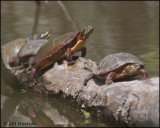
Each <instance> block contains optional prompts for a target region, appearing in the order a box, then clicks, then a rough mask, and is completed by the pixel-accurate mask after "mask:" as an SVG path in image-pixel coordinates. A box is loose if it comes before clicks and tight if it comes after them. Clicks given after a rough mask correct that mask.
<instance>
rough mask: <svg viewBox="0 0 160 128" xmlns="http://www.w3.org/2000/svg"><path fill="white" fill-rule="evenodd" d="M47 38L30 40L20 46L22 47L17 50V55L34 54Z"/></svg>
mask: <svg viewBox="0 0 160 128" xmlns="http://www.w3.org/2000/svg"><path fill="white" fill-rule="evenodd" d="M47 42H48V40H45V39H39V40H31V41H29V42H27V43H25V45H23V46H22V48H21V49H20V50H19V53H18V57H20V58H21V57H24V56H29V55H35V54H36V53H37V51H38V50H39V49H40V47H41V46H42V45H44V44H45V43H47Z"/></svg>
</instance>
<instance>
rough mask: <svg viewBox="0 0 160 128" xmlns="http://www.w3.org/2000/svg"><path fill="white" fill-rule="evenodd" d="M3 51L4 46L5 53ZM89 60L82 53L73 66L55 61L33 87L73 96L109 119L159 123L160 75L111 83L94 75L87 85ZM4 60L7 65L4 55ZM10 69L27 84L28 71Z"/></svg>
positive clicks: (35, 90)
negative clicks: (84, 82) (106, 83)
mask: <svg viewBox="0 0 160 128" xmlns="http://www.w3.org/2000/svg"><path fill="white" fill-rule="evenodd" d="M3 51H4V50H3V48H2V56H3V54H4V53H3ZM5 53H6V52H5ZM86 61H89V60H87V59H84V58H81V57H80V58H79V59H77V60H76V63H75V64H74V65H72V66H68V65H67V62H66V61H64V62H63V63H62V64H57V63H55V64H54V66H53V67H52V68H51V69H49V70H48V71H46V72H45V73H44V74H43V75H42V76H41V77H42V78H39V79H38V80H37V84H36V86H35V87H33V88H31V89H30V90H32V91H34V92H37V93H44V94H46V95H59V94H63V95H64V96H65V97H71V99H74V100H75V101H76V102H77V103H78V104H79V105H80V107H82V108H86V110H87V111H89V112H90V113H91V116H92V115H93V116H94V117H95V118H98V119H102V120H106V122H108V121H113V122H118V123H122V124H125V125H127V126H154V127H158V126H159V77H154V78H148V79H146V80H143V81H141V80H138V79H136V80H132V81H121V82H115V83H113V84H112V85H110V86H107V85H103V84H104V83H100V82H99V80H97V79H91V80H90V81H89V82H88V83H87V86H83V81H84V79H85V78H86V76H87V75H88V74H89V73H90V72H89V71H88V70H86V69H84V67H85V62H86ZM3 62H4V64H5V67H6V68H7V67H8V65H7V60H6V62H5V60H4V57H3ZM6 65H7V66H6ZM7 69H8V70H9V71H10V72H11V73H12V74H14V75H15V77H16V78H17V80H18V81H19V82H20V83H22V85H26V81H27V79H26V77H25V76H26V74H25V73H23V72H17V71H16V72H15V70H13V69H12V68H11V67H9V68H7ZM67 100H68V99H67Z"/></svg>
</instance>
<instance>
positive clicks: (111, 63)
mask: <svg viewBox="0 0 160 128" xmlns="http://www.w3.org/2000/svg"><path fill="white" fill-rule="evenodd" d="M129 63H136V64H140V65H142V66H144V63H143V62H142V61H141V60H140V59H139V58H138V57H136V56H134V55H132V54H130V53H124V52H123V53H114V54H111V55H108V56H106V57H104V58H103V59H102V60H101V61H100V62H99V63H98V66H97V70H96V74H99V73H103V72H104V73H108V72H111V71H113V70H116V69H118V68H119V67H121V66H123V65H125V64H129Z"/></svg>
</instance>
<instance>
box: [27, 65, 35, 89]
mask: <svg viewBox="0 0 160 128" xmlns="http://www.w3.org/2000/svg"><path fill="white" fill-rule="evenodd" d="M36 71H37V69H36V68H35V67H32V70H31V73H30V79H29V85H28V87H33V86H35V83H36V80H35V77H34V76H35V74H36Z"/></svg>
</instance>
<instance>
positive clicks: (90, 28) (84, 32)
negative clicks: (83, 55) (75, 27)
mask: <svg viewBox="0 0 160 128" xmlns="http://www.w3.org/2000/svg"><path fill="white" fill-rule="evenodd" d="M93 29H94V28H93V26H88V27H85V28H83V29H82V30H81V34H82V35H83V37H84V38H85V39H87V38H88V37H89V36H90V34H91V33H92V32H93Z"/></svg>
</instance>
